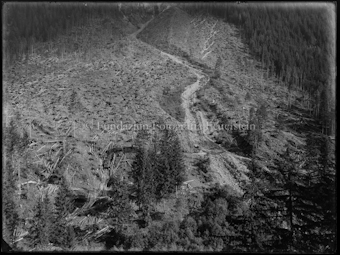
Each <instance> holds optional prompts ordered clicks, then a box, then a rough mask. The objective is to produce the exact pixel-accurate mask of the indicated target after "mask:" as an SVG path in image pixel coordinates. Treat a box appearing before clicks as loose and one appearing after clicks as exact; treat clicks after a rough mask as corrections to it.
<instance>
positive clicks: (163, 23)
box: [139, 7, 219, 68]
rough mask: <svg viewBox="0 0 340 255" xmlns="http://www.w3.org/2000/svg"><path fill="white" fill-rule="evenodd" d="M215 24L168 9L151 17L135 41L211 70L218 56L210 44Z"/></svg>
mask: <svg viewBox="0 0 340 255" xmlns="http://www.w3.org/2000/svg"><path fill="white" fill-rule="evenodd" d="M218 22H219V21H217V20H215V19H213V18H211V17H208V16H204V15H197V16H195V17H193V16H191V15H189V14H188V13H186V12H184V11H183V10H181V9H179V8H177V7H171V8H169V9H167V10H165V11H164V12H163V13H161V14H160V15H158V16H157V17H155V19H154V20H153V21H152V22H151V23H150V24H149V25H148V26H147V27H146V28H145V29H144V30H143V31H142V32H141V33H140V34H139V38H140V39H141V40H143V41H145V42H147V43H149V44H151V45H153V46H155V47H157V48H159V49H161V50H164V51H166V52H169V53H173V54H175V55H178V56H190V58H191V59H193V60H194V61H197V62H199V63H204V64H206V65H207V66H209V67H211V68H212V67H214V66H215V64H216V61H217V56H218V50H217V48H218V47H217V45H215V42H214V38H215V36H216V34H217V33H218V30H217V25H218Z"/></svg>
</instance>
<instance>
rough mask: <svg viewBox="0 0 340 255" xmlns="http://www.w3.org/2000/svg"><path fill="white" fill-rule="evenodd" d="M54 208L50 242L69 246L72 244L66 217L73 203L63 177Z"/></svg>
mask: <svg viewBox="0 0 340 255" xmlns="http://www.w3.org/2000/svg"><path fill="white" fill-rule="evenodd" d="M54 208H55V212H54V221H55V226H54V229H53V231H52V233H51V242H52V243H54V244H55V245H57V246H61V247H67V248H69V247H70V246H71V244H72V240H70V239H71V238H70V233H69V228H68V227H67V221H66V217H67V215H68V214H69V213H70V212H72V210H73V209H74V205H73V203H72V195H71V193H70V191H69V189H68V187H67V184H66V180H65V178H62V179H61V183H60V187H59V190H58V192H57V195H56V198H55V202H54Z"/></svg>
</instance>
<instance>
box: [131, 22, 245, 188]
mask: <svg viewBox="0 0 340 255" xmlns="http://www.w3.org/2000/svg"><path fill="white" fill-rule="evenodd" d="M152 20H153V19H151V20H149V21H148V22H147V23H145V24H144V25H143V26H142V27H141V28H140V29H139V30H138V31H136V32H134V33H133V34H131V35H130V36H131V37H130V38H132V39H133V40H138V39H137V38H136V36H137V35H138V33H140V32H141V31H142V30H143V29H144V27H145V26H147V25H148V24H149V23H150V22H151V21H152ZM138 41H139V43H142V44H145V45H148V46H149V47H150V49H152V50H154V51H157V52H158V53H159V54H160V55H162V56H164V57H167V58H170V59H171V60H172V61H174V62H176V63H178V64H181V65H183V66H186V67H188V68H189V70H190V71H191V72H192V73H193V74H195V75H196V76H197V81H196V82H194V83H193V84H191V85H189V86H187V87H186V88H185V90H184V92H183V93H182V95H181V98H182V107H183V109H184V111H185V119H184V125H185V127H186V129H187V131H186V132H187V133H186V134H187V136H188V138H189V144H190V147H192V148H191V150H192V149H193V147H196V148H197V147H198V145H200V146H201V148H199V149H200V151H201V152H202V153H208V155H209V157H210V159H211V162H212V163H211V164H210V167H211V170H212V172H213V174H214V175H215V176H216V181H217V182H219V183H220V184H222V185H223V184H226V185H228V186H230V187H231V188H233V189H234V190H235V191H236V192H237V193H239V194H242V193H243V191H242V190H241V189H240V187H239V186H238V183H237V181H236V179H234V177H233V176H232V175H231V172H230V170H229V169H227V168H226V166H225V165H224V163H223V162H224V160H225V158H226V157H232V160H233V161H235V162H236V164H237V163H241V162H240V161H239V160H240V158H236V157H234V155H232V154H231V153H229V152H228V151H227V150H225V149H224V148H223V147H221V146H220V145H218V144H216V143H215V142H214V141H213V140H212V139H211V138H209V137H208V135H207V134H206V133H205V132H204V131H205V130H204V123H206V122H207V120H206V119H205V117H204V116H203V113H202V112H201V111H197V112H192V111H191V105H192V104H193V103H194V100H195V98H196V92H197V91H198V90H199V89H201V88H202V87H204V86H205V85H206V84H208V82H209V80H210V79H209V77H208V76H207V75H206V74H204V73H203V72H202V71H201V70H200V69H197V68H195V67H193V66H192V65H191V64H189V63H188V62H186V61H185V60H183V59H181V58H179V57H177V56H175V55H171V54H169V53H166V52H163V51H161V50H159V49H156V48H155V47H153V46H151V45H149V44H147V43H144V42H142V41H140V40H138ZM195 116H196V118H198V122H199V126H197V124H196V119H195ZM209 143H210V144H211V145H214V146H205V144H209ZM203 144H204V145H203ZM206 147H209V148H206ZM211 147H215V148H214V149H213V150H212V149H211ZM191 154H194V153H193V151H191ZM239 166H242V164H239ZM198 186H205V184H203V183H202V184H201V185H198Z"/></svg>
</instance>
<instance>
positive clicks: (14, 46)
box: [4, 3, 152, 64]
mask: <svg viewBox="0 0 340 255" xmlns="http://www.w3.org/2000/svg"><path fill="white" fill-rule="evenodd" d="M141 9H143V11H149V10H147V9H146V8H144V7H143V6H140V5H138V4H121V5H119V4H116V3H100V4H95V3H6V4H5V5H4V28H5V30H4V31H5V38H4V39H5V54H6V58H7V61H8V63H10V64H11V63H13V62H14V61H15V60H17V59H21V58H22V56H24V55H26V56H28V55H29V53H30V52H33V51H34V45H35V42H47V41H51V40H53V39H55V38H56V36H58V35H61V34H66V33H68V32H69V30H70V29H71V28H72V27H74V26H86V25H87V24H88V23H89V21H90V20H91V19H92V18H95V17H100V18H104V17H110V18H115V17H118V16H119V15H120V16H121V17H123V15H125V14H126V15H127V14H128V13H130V12H131V11H141ZM151 12H152V10H151ZM124 13H125V14H124Z"/></svg>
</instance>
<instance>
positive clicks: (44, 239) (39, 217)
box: [28, 196, 53, 247]
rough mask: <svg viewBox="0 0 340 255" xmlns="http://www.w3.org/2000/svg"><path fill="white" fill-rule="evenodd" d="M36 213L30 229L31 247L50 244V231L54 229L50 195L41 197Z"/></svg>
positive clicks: (35, 209)
mask: <svg viewBox="0 0 340 255" xmlns="http://www.w3.org/2000/svg"><path fill="white" fill-rule="evenodd" d="M34 211H35V215H34V218H33V222H32V226H31V228H30V229H29V238H28V239H29V241H30V246H31V247H37V246H40V247H44V246H46V245H48V244H49V240H50V231H51V229H53V226H52V221H51V219H52V218H51V216H52V214H51V204H50V200H49V198H48V196H45V197H39V198H38V201H37V204H36V206H35V208H34Z"/></svg>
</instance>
